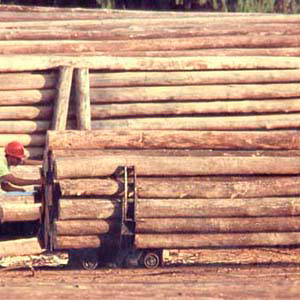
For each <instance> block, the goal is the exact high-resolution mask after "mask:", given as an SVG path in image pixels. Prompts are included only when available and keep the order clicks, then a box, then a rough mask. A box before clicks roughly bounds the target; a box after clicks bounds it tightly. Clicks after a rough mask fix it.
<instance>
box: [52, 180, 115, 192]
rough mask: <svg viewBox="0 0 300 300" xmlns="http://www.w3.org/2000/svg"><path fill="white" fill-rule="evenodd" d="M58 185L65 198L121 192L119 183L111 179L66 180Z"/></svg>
mask: <svg viewBox="0 0 300 300" xmlns="http://www.w3.org/2000/svg"><path fill="white" fill-rule="evenodd" d="M58 184H59V187H60V191H61V194H62V195H63V196H86V195H93V196H97V195H114V194H115V193H117V192H118V190H119V186H118V183H117V182H116V181H114V180H111V179H97V180H93V179H86V178H84V179H83V178H82V179H79V180H68V179H65V180H60V181H59V182H58Z"/></svg>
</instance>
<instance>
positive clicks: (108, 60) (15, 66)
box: [0, 54, 300, 72]
mask: <svg viewBox="0 0 300 300" xmlns="http://www.w3.org/2000/svg"><path fill="white" fill-rule="evenodd" d="M61 65H64V66H70V65H72V66H73V67H74V68H90V69H92V70H99V69H102V70H103V69H104V70H110V71H138V70H142V71H189V70H190V71H195V70H256V69H262V70H270V69H274V70H282V69H283V70H291V69H299V67H300V63H299V59H298V58H297V57H261V56H250V57H214V58H213V59H212V58H211V57H209V56H202V57H173V58H172V57H114V56H95V55H94V56H93V55H87V56H84V57H83V56H74V55H73V56H72V55H51V56H49V55H48V56H47V55H30V56H28V55H12V54H11V55H1V57H0V71H1V72H18V71H33V70H47V69H52V68H57V67H59V66H61Z"/></svg>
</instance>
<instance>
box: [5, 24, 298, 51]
mask: <svg viewBox="0 0 300 300" xmlns="http://www.w3.org/2000/svg"><path fill="white" fill-rule="evenodd" d="M2 24H3V23H1V24H0V28H1V27H2V26H1V25H2ZM49 26H50V25H49ZM299 46H300V37H299V36H298V35H288V36H276V35H274V36H272V35H268V36H260V35H256V36H243V35H238V36H236V35H233V36H224V37H223V36H219V37H218V38H217V39H216V38H215V37H214V36H213V37H205V38H203V37H190V38H165V39H161V38H158V39H136V40H116V41H85V42H84V43H82V41H74V40H70V41H68V40H58V41H48V40H47V41H45V40H44V41H18V42H16V41H0V54H7V53H10V54H55V53H64V52H71V53H84V52H93V51H104V52H110V51H119V50H120V49H122V50H123V51H159V50H164V51H168V50H173V51H174V50H189V49H192V50H195V49H210V48H211V49H214V48H222V49H223V48H244V47H248V48H264V47H266V48H268V47H271V48H276V47H299Z"/></svg>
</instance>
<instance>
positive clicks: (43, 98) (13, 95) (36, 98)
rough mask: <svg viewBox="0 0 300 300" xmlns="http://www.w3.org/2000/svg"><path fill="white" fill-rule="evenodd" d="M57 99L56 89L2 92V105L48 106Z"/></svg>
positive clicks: (0, 97) (0, 99)
mask: <svg viewBox="0 0 300 300" xmlns="http://www.w3.org/2000/svg"><path fill="white" fill-rule="evenodd" d="M54 97H55V90H54V89H45V90H17V91H1V93H0V105H1V106H5V105H35V104H38V105H39V104H48V103H50V102H51V101H52V100H53V99H54Z"/></svg>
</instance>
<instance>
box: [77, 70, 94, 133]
mask: <svg viewBox="0 0 300 300" xmlns="http://www.w3.org/2000/svg"><path fill="white" fill-rule="evenodd" d="M74 79H75V100H76V118H77V128H78V129H80V130H91V104H90V81H89V70H88V69H75V74H74Z"/></svg>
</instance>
